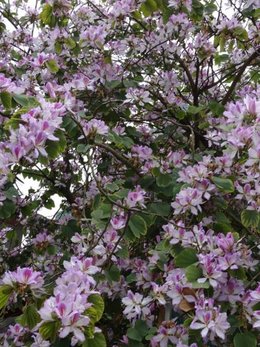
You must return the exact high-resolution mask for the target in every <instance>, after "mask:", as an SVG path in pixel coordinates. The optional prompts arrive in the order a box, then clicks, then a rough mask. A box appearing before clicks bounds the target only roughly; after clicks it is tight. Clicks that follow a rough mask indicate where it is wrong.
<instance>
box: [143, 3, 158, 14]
mask: <svg viewBox="0 0 260 347" xmlns="http://www.w3.org/2000/svg"><path fill="white" fill-rule="evenodd" d="M140 10H141V12H142V13H143V14H144V16H145V17H148V16H150V15H151V14H152V13H153V12H154V11H156V10H157V3H156V1H155V0H146V1H145V2H143V3H142V5H141V7H140Z"/></svg>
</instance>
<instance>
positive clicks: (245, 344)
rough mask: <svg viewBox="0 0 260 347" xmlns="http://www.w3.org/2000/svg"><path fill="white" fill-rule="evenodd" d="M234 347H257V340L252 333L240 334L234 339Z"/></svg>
mask: <svg viewBox="0 0 260 347" xmlns="http://www.w3.org/2000/svg"><path fill="white" fill-rule="evenodd" d="M233 342H234V347H256V346H257V340H256V337H255V335H254V334H252V333H250V332H246V333H238V334H236V336H235V337H234V340H233Z"/></svg>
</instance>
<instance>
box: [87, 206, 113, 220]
mask: <svg viewBox="0 0 260 347" xmlns="http://www.w3.org/2000/svg"><path fill="white" fill-rule="evenodd" d="M111 213H112V205H111V204H106V203H102V204H100V205H99V207H98V208H97V209H96V210H94V211H93V212H92V213H91V217H92V218H93V219H94V220H97V221H98V220H100V219H107V218H110V216H111Z"/></svg>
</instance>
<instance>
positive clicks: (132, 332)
mask: <svg viewBox="0 0 260 347" xmlns="http://www.w3.org/2000/svg"><path fill="white" fill-rule="evenodd" d="M148 330H149V328H148V326H147V324H146V322H145V321H142V320H137V321H136V323H135V326H134V327H133V328H129V329H128V330H127V336H128V337H129V338H130V339H132V340H135V341H139V342H141V341H142V340H143V338H144V337H145V336H146V335H147V333H148Z"/></svg>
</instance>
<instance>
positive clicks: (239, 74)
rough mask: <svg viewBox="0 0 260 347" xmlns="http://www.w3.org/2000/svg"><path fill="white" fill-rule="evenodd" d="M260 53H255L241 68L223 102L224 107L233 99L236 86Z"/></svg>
mask: <svg viewBox="0 0 260 347" xmlns="http://www.w3.org/2000/svg"><path fill="white" fill-rule="evenodd" d="M258 54H259V52H257V51H255V52H254V53H253V54H252V55H251V56H250V57H249V58H248V59H247V60H246V61H245V62H244V64H243V65H242V66H241V67H240V69H239V71H238V73H237V75H236V76H235V78H234V80H233V82H232V84H231V86H230V87H229V89H228V91H227V94H226V95H225V96H224V98H223V100H222V105H225V104H226V103H227V102H228V101H229V98H230V97H231V95H232V93H233V91H234V90H235V88H236V85H237V84H238V82H239V81H240V79H241V77H242V75H243V73H244V72H245V70H246V68H247V67H248V66H249V65H250V63H251V62H252V61H253V60H254V59H256V58H257V56H258Z"/></svg>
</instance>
